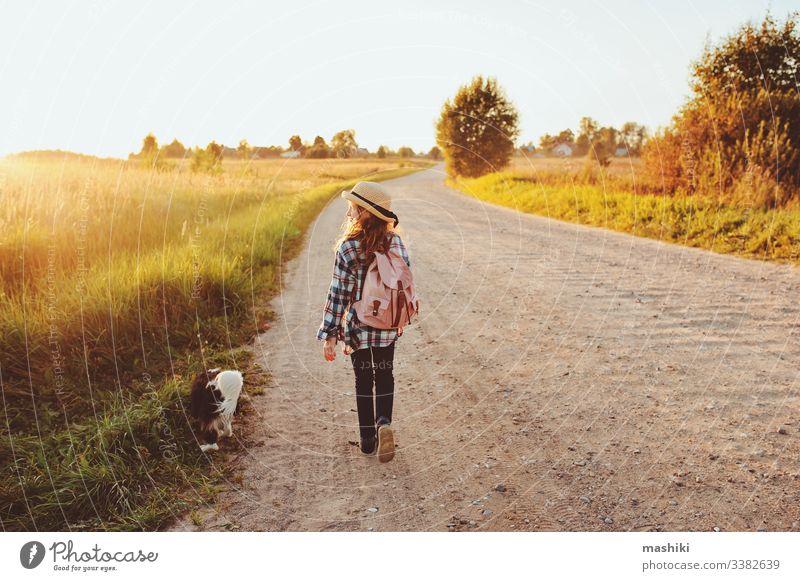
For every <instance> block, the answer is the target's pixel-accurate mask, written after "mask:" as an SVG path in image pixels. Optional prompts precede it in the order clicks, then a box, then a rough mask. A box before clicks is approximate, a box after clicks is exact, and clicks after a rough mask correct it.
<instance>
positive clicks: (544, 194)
mask: <svg viewBox="0 0 800 581" xmlns="http://www.w3.org/2000/svg"><path fill="white" fill-rule="evenodd" d="M450 185H451V186H453V187H455V188H457V189H459V190H461V191H462V192H464V193H465V194H468V195H470V196H472V197H475V198H477V199H480V200H484V201H486V202H491V203H493V204H498V205H501V206H507V207H510V208H514V209H516V210H518V211H520V212H527V213H530V214H539V215H542V216H548V217H550V218H556V219H559V220H565V221H569V222H577V223H580V224H586V225H591V226H600V227H603V228H608V229H611V230H617V231H620V232H628V233H630V234H634V235H637V236H645V237H648V238H655V239H658V240H663V241H667V242H674V243H678V244H684V245H687V246H694V247H698V248H705V249H708V250H713V251H715V252H720V253H727V254H735V255H738V256H744V257H748V258H758V259H764V260H773V261H779V262H789V263H794V264H797V263H798V262H800V210H797V209H773V210H766V209H760V208H746V207H737V206H733V205H729V204H725V203H721V202H718V201H717V200H714V199H712V198H709V197H702V196H677V195H676V196H664V195H655V194H634V193H632V192H631V191H628V190H626V189H622V188H620V187H619V186H617V185H615V183H614V182H613V181H610V182H609V183H608V184H606V185H603V184H597V185H592V184H580V183H575V184H557V183H556V184H554V183H546V182H545V183H542V182H540V181H539V180H536V179H532V178H530V177H527V176H520V175H518V174H516V173H513V172H501V173H495V174H490V175H487V176H483V177H480V178H476V179H463V178H460V179H457V180H452V181H451V183H450Z"/></svg>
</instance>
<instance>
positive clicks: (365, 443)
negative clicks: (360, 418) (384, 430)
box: [361, 437, 375, 456]
mask: <svg viewBox="0 0 800 581" xmlns="http://www.w3.org/2000/svg"><path fill="white" fill-rule="evenodd" d="M361 453H362V454H364V455H365V456H371V455H373V454H374V453H375V438H374V437H373V438H362V439H361Z"/></svg>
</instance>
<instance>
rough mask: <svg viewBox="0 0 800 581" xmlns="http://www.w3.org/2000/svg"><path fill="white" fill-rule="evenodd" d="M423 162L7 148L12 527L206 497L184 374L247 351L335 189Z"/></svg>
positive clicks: (5, 273)
mask: <svg viewBox="0 0 800 581" xmlns="http://www.w3.org/2000/svg"><path fill="white" fill-rule="evenodd" d="M420 164H421V165H425V164H424V162H417V164H416V165H415V164H414V162H409V161H407V160H406V161H405V162H404V163H401V162H400V161H399V160H315V161H311V160H265V161H257V162H252V163H242V162H238V163H235V162H234V163H226V164H224V165H223V168H222V171H221V172H220V173H215V174H202V173H197V174H195V173H191V172H190V171H188V168H187V167H186V166H176V167H174V168H172V169H170V170H167V171H153V170H151V169H147V168H143V167H141V166H138V165H136V164H135V163H130V162H123V161H118V160H97V159H93V158H76V157H58V156H56V157H52V158H42V159H30V158H26V159H20V158H6V159H2V160H0V192H2V201H3V203H2V205H0V225H2V229H0V279H1V280H2V288H0V334H1V335H2V337H3V341H2V343H0V381H1V382H2V383H1V386H2V397H3V417H2V423H1V425H2V436H1V437H0V463H2V466H3V468H4V470H3V473H2V475H1V476H0V524H1V525H2V527H3V529H4V530H33V529H39V530H42V529H51V530H68V529H72V530H78V529H82V528H88V529H92V530H105V529H134V530H139V529H151V528H154V527H157V526H158V525H159V524H160V523H161V522H162V521H163V520H164V518H166V517H168V516H169V514H170V512H171V511H172V510H174V509H175V507H177V506H182V505H183V504H185V503H186V502H191V499H202V498H205V497H206V496H207V495H208V494H211V493H212V492H213V485H214V478H215V476H214V475H209V474H207V470H204V468H205V467H206V465H207V462H206V461H205V460H204V457H203V456H202V455H201V454H200V453H199V450H197V446H196V445H195V444H194V440H193V437H192V433H191V431H190V429H189V426H188V420H187V417H186V414H185V410H184V399H185V396H186V393H187V390H188V382H187V381H186V380H185V379H184V377H185V376H186V375H187V374H189V373H192V372H194V371H196V370H199V369H202V368H207V367H209V366H212V365H242V364H243V363H244V361H242V360H241V358H242V357H244V356H243V355H241V353H240V352H237V350H236V347H238V346H240V345H241V344H242V343H243V342H245V341H246V340H248V339H249V338H250V337H252V336H253V335H254V334H255V333H256V332H257V330H258V329H259V326H260V325H261V324H263V322H264V321H265V320H266V318H268V313H266V312H265V310H264V307H263V305H265V304H266V301H267V298H268V296H269V295H270V293H272V292H274V291H275V285H276V273H277V271H278V270H277V269H279V268H280V265H281V263H282V262H283V261H284V260H285V259H286V258H288V257H290V256H291V254H292V252H293V251H294V250H295V248H296V246H297V245H296V241H297V239H298V238H299V237H300V235H301V234H302V232H303V231H304V229H305V228H306V227H307V225H308V224H309V223H310V222H311V220H312V219H313V218H314V216H315V215H316V214H317V213H318V211H319V210H320V208H321V207H322V206H323V205H324V204H325V203H326V202H327V201H328V200H329V199H330V198H331V196H332V195H334V194H335V193H337V192H338V191H340V190H341V189H343V188H344V187H346V186H348V185H350V184H353V183H355V182H356V181H358V180H359V179H371V180H381V179H388V178H391V177H396V176H399V175H403V174H405V173H408V172H409V171H414V169H415V168H416V167H418V166H419V165H420ZM401 165H402V166H406V167H401Z"/></svg>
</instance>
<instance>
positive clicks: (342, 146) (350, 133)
mask: <svg viewBox="0 0 800 581" xmlns="http://www.w3.org/2000/svg"><path fill="white" fill-rule="evenodd" d="M357 148H358V144H357V143H356V132H355V131H354V130H352V129H345V130H343V131H339V132H338V133H337V134H336V135H334V136H333V139H331V150H332V152H333V155H334V156H335V157H352V156H353V155H354V154H355V152H356V149H357Z"/></svg>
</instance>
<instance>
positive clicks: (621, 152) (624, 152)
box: [614, 146, 628, 157]
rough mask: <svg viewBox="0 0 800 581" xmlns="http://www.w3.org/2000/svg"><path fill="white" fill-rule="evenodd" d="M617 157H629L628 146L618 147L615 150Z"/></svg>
mask: <svg viewBox="0 0 800 581" xmlns="http://www.w3.org/2000/svg"><path fill="white" fill-rule="evenodd" d="M614 156H615V157H627V156H628V148H627V147H624V146H623V147H618V148H617V149H615V150H614Z"/></svg>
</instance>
